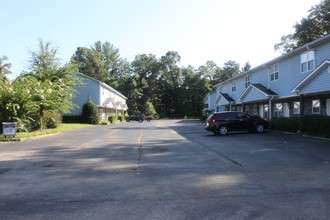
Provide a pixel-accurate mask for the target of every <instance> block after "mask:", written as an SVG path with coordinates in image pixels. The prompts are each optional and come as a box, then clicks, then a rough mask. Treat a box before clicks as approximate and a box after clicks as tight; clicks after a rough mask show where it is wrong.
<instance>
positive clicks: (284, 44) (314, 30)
mask: <svg viewBox="0 0 330 220" xmlns="http://www.w3.org/2000/svg"><path fill="white" fill-rule="evenodd" d="M308 12H309V14H308V16H307V17H306V18H302V19H301V21H300V22H297V23H296V24H295V25H294V28H295V32H294V34H289V35H284V36H282V38H281V42H280V43H277V44H275V46H274V49H275V50H277V51H281V52H288V51H290V50H292V49H294V48H297V47H299V46H302V45H305V44H307V43H309V42H311V41H313V40H316V39H317V38H320V37H322V36H324V35H327V34H329V33H330V0H322V1H321V2H320V3H319V4H317V5H315V6H313V7H312V8H311V9H310V10H309V11H308Z"/></svg>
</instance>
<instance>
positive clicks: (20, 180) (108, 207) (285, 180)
mask: <svg viewBox="0 0 330 220" xmlns="http://www.w3.org/2000/svg"><path fill="white" fill-rule="evenodd" d="M329 171H330V141H329V140H319V139H312V138H306V137H302V136H300V135H292V134H283V133H278V132H267V133H264V134H249V133H235V134H230V135H227V136H214V135H213V134H211V133H208V132H206V131H204V130H203V124H202V123H201V122H199V121H193V120H186V121H180V120H168V121H153V122H150V123H148V122H144V123H138V122H130V123H126V122H125V123H120V124H116V125H109V126H95V127H91V128H83V129H78V130H74V131H69V132H66V133H62V134H59V135H54V136H49V137H44V138H39V139H33V140H28V141H24V142H18V143H0V218H1V219H329V217H330V209H329V207H330V184H329V183H330V172H329Z"/></svg>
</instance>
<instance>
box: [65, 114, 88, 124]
mask: <svg viewBox="0 0 330 220" xmlns="http://www.w3.org/2000/svg"><path fill="white" fill-rule="evenodd" d="M62 122H63V123H83V119H82V117H81V115H63V117H62Z"/></svg>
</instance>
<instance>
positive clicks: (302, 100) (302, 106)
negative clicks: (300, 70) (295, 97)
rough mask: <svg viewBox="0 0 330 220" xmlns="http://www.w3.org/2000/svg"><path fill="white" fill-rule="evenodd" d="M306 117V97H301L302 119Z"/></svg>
mask: <svg viewBox="0 0 330 220" xmlns="http://www.w3.org/2000/svg"><path fill="white" fill-rule="evenodd" d="M304 115H305V96H304V95H300V118H302V117H303V116H304Z"/></svg>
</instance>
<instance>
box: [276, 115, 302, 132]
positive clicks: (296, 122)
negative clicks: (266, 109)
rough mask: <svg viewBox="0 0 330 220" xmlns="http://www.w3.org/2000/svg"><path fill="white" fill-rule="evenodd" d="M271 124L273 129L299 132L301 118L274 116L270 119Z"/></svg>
mask: <svg viewBox="0 0 330 220" xmlns="http://www.w3.org/2000/svg"><path fill="white" fill-rule="evenodd" d="M270 125H271V128H272V129H273V130H280V131H288V132H297V131H299V130H300V118H298V117H290V118H285V117H281V118H272V120H271V121H270Z"/></svg>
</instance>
